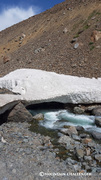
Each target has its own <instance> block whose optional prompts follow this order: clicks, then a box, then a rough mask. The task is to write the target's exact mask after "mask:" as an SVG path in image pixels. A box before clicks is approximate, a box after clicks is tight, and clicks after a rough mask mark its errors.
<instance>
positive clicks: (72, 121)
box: [30, 109, 101, 132]
mask: <svg viewBox="0 0 101 180" xmlns="http://www.w3.org/2000/svg"><path fill="white" fill-rule="evenodd" d="M30 112H31V113H32V114H33V115H36V114H38V113H42V114H44V120H42V121H40V122H39V125H40V126H43V127H45V128H47V129H53V130H56V129H61V128H63V127H64V126H82V127H83V128H84V129H85V130H86V131H88V132H89V131H98V132H101V128H98V127H97V126H96V125H95V116H89V115H76V114H73V113H71V112H69V111H68V110H64V109H59V110H57V109H51V110H49V109H41V110H30Z"/></svg>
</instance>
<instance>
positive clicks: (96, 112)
mask: <svg viewBox="0 0 101 180" xmlns="http://www.w3.org/2000/svg"><path fill="white" fill-rule="evenodd" d="M92 114H93V115H95V116H101V106H100V107H97V108H94V109H93V110H92Z"/></svg>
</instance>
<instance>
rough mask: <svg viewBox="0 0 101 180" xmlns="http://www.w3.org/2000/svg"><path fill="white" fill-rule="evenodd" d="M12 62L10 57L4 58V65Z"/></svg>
mask: <svg viewBox="0 0 101 180" xmlns="http://www.w3.org/2000/svg"><path fill="white" fill-rule="evenodd" d="M9 61H10V57H9V56H4V57H3V63H4V64H5V63H7V62H9Z"/></svg>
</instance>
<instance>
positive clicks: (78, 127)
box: [76, 126, 84, 131]
mask: <svg viewBox="0 0 101 180" xmlns="http://www.w3.org/2000/svg"><path fill="white" fill-rule="evenodd" d="M76 130H77V131H84V128H83V127H82V126H76Z"/></svg>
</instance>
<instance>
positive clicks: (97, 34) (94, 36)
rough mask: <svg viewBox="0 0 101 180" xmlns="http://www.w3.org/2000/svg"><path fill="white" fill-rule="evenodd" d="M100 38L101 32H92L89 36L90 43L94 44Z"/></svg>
mask: <svg viewBox="0 0 101 180" xmlns="http://www.w3.org/2000/svg"><path fill="white" fill-rule="evenodd" d="M100 38H101V31H96V30H95V31H93V32H92V34H91V41H92V42H95V41H98V40H99V39H100Z"/></svg>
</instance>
